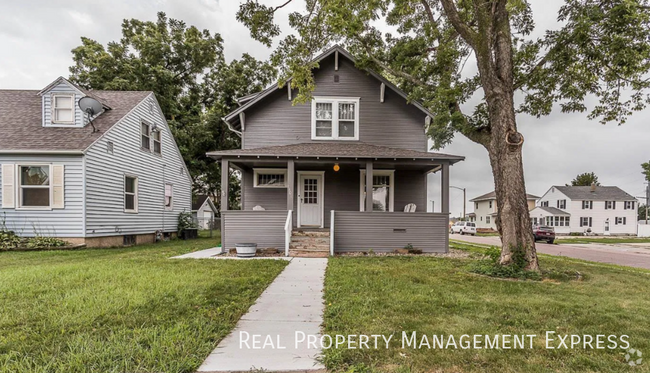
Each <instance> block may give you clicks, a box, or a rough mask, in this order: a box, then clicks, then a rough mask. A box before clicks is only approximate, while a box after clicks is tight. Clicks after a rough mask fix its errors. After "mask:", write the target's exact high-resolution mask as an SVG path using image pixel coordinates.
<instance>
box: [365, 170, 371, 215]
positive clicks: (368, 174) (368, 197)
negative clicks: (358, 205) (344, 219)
mask: <svg viewBox="0 0 650 373" xmlns="http://www.w3.org/2000/svg"><path fill="white" fill-rule="evenodd" d="M366 212H372V161H367V162H366Z"/></svg>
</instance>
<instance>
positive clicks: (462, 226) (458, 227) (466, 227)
mask: <svg viewBox="0 0 650 373" xmlns="http://www.w3.org/2000/svg"><path fill="white" fill-rule="evenodd" d="M449 233H451V234H454V233H460V234H471V235H472V236H474V235H476V223H470V222H468V221H457V222H456V224H454V225H452V226H451V229H450V230H449Z"/></svg>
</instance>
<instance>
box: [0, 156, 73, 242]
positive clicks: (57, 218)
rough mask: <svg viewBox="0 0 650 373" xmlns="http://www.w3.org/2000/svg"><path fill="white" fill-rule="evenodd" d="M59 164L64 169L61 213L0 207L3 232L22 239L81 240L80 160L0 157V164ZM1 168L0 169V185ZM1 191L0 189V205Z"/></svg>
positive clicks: (57, 211) (59, 157)
mask: <svg viewBox="0 0 650 373" xmlns="http://www.w3.org/2000/svg"><path fill="white" fill-rule="evenodd" d="M5 163H11V164H27V165H28V164H34V163H48V164H62V165H64V181H63V183H64V184H63V189H64V201H65V205H64V208H63V209H53V210H21V209H3V208H2V207H1V205H0V222H1V221H3V220H4V223H5V224H6V226H7V228H9V229H10V230H14V231H15V232H16V233H17V234H19V235H21V236H26V237H33V236H35V235H43V236H53V237H83V175H84V169H83V157H82V156H81V155H79V156H61V155H43V156H36V155H0V164H5ZM1 184H2V168H1V167H0V185H1ZM1 200H2V188H0V201H1Z"/></svg>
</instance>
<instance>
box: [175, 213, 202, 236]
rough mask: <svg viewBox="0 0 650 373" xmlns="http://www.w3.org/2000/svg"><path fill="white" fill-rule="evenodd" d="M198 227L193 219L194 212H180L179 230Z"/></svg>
mask: <svg viewBox="0 0 650 373" xmlns="http://www.w3.org/2000/svg"><path fill="white" fill-rule="evenodd" d="M193 228H198V225H197V224H196V223H195V222H194V219H192V214H191V213H189V212H181V213H180V214H178V232H179V233H180V232H182V231H183V230H185V229H193Z"/></svg>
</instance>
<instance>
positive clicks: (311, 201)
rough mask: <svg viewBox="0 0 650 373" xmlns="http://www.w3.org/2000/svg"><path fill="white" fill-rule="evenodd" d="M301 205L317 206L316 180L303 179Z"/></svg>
mask: <svg viewBox="0 0 650 373" xmlns="http://www.w3.org/2000/svg"><path fill="white" fill-rule="evenodd" d="M302 203H303V204H305V205H315V204H318V180H317V179H304V184H303V197H302Z"/></svg>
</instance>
